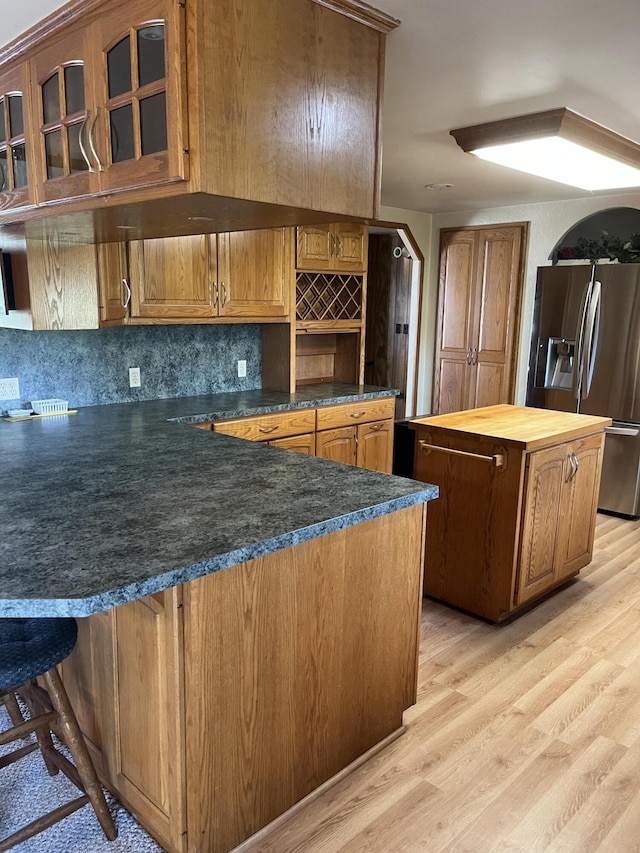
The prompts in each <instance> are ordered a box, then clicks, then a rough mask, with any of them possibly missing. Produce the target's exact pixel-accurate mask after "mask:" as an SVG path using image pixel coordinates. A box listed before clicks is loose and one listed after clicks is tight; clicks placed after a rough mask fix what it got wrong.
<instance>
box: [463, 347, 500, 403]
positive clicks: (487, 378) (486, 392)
mask: <svg viewBox="0 0 640 853" xmlns="http://www.w3.org/2000/svg"><path fill="white" fill-rule="evenodd" d="M479 357H480V356H478V358H479ZM504 374H505V366H504V364H491V363H488V364H483V363H481V362H480V361H478V364H476V365H475V366H472V367H471V369H470V375H471V380H470V381H471V388H470V389H469V400H470V407H471V408H479V407H480V406H496V405H498V404H499V403H502V402H504Z"/></svg>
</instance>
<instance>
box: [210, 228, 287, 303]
mask: <svg viewBox="0 0 640 853" xmlns="http://www.w3.org/2000/svg"><path fill="white" fill-rule="evenodd" d="M211 239H212V240H215V239H216V238H215V237H212V238H211ZM217 252H218V263H217V270H218V274H217V285H218V289H219V305H220V316H221V317H282V318H283V319H284V318H286V317H287V316H288V309H289V292H290V290H291V286H290V282H291V279H292V276H293V257H292V231H291V229H289V228H263V229H260V230H257V231H233V232H231V233H227V234H218V237H217Z"/></svg>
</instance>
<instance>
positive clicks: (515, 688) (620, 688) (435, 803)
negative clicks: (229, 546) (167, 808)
mask: <svg viewBox="0 0 640 853" xmlns="http://www.w3.org/2000/svg"><path fill="white" fill-rule="evenodd" d="M365 594H366V591H365ZM405 722H406V723H407V732H406V733H405V734H404V735H403V736H402V737H401V738H400V739H399V740H397V741H396V742H395V743H393V744H392V745H391V746H389V747H388V748H387V749H386V750H384V751H383V752H382V753H380V754H379V755H378V756H376V757H375V758H374V759H372V760H371V761H370V762H368V763H367V764H366V765H364V766H363V767H361V768H359V769H358V770H357V771H356V772H355V773H353V774H351V775H350V776H349V777H347V778H346V779H344V780H343V781H342V782H340V783H339V784H338V785H336V786H335V787H334V788H332V789H331V790H329V791H328V792H326V793H325V794H324V795H323V796H322V797H320V798H319V799H318V800H316V801H315V802H313V803H311V804H310V805H309V806H307V807H306V808H305V809H304V810H302V811H301V812H299V813H298V814H297V815H296V816H295V817H293V818H292V819H291V820H289V821H288V822H287V823H285V824H283V825H282V826H281V827H279V828H278V829H277V830H276V831H274V832H273V833H271V834H270V835H269V837H268V838H267V839H266V840H262V841H260V842H259V843H257V844H256V845H255V847H254V848H253V849H254V850H255V851H260V853H418V851H420V853H538V851H548V853H636V851H637V853H640V521H639V522H631V521H624V520H622V519H617V518H613V517H609V516H605V515H600V516H598V525H597V532H596V549H595V553H594V559H593V562H592V563H591V565H590V566H588V567H587V568H586V569H583V570H582V572H581V573H580V575H579V576H578V579H577V580H576V581H575V582H573V583H572V584H571V585H570V586H569V587H567V588H565V589H564V590H562V591H560V592H559V593H557V594H556V595H554V596H552V597H551V598H549V599H548V600H547V601H545V602H544V603H543V604H541V605H539V606H538V607H536V608H535V609H534V610H532V611H530V612H529V613H527V614H525V615H524V616H521V617H520V618H519V619H517V620H515V621H514V622H512V623H511V624H509V625H502V626H492V625H488V624H486V623H484V622H481V621H479V620H477V619H474V618H472V617H470V616H466V615H463V614H460V613H457V612H456V611H454V610H452V609H449V608H447V607H444V606H441V605H438V604H435V603H433V602H428V601H425V603H424V608H423V619H422V638H421V657H420V672H419V697H418V703H417V704H416V705H415V706H414V707H413V708H411V709H409V711H408V712H407V713H406V715H405Z"/></svg>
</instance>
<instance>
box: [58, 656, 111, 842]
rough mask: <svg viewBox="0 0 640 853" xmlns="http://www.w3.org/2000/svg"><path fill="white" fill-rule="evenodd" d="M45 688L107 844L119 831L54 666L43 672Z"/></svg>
mask: <svg viewBox="0 0 640 853" xmlns="http://www.w3.org/2000/svg"><path fill="white" fill-rule="evenodd" d="M43 678H44V681H45V684H46V686H47V692H48V693H49V696H50V698H51V703H52V705H53V707H54V708H55V710H56V711H57V712H58V714H59V715H60V720H61V726H62V731H63V734H64V738H65V741H66V744H67V746H68V747H69V751H70V752H71V755H72V756H73V760H74V763H75V765H76V768H77V770H78V775H79V776H80V779H81V781H82V784H83V785H84V789H85V791H86V793H87V796H88V797H89V799H90V801H91V805H92V806H93V809H94V811H95V813H96V817H97V818H98V820H99V822H100V826H101V827H102V829H103V831H104V834H105V835H106V836H107V838H108V839H109V841H113V840H114V839H115V838H116V837H117V835H118V832H117V830H116V827H115V824H114V822H113V818H112V817H111V814H110V812H109V809H108V808H107V803H106V801H105V799H104V794H103V793H102V787H101V786H100V782H98V777H97V776H96V771H95V768H94V766H93V762H92V761H91V756H90V755H89V751H88V749H87V745H86V744H85V742H84V738H83V737H82V733H81V732H80V728H79V727H78V722H77V720H76V715H75V714H74V713H73V708H72V707H71V703H70V702H69V697H68V696H67V691H66V690H65V689H64V685H63V684H62V680H61V679H60V676H59V675H58V670H57V669H56V668H55V667H54V668H53V669H50V670H49V672H46V673H45V674H44V676H43Z"/></svg>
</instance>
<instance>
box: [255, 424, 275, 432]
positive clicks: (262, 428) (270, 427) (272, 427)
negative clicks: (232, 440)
mask: <svg viewBox="0 0 640 853" xmlns="http://www.w3.org/2000/svg"><path fill="white" fill-rule="evenodd" d="M258 429H259V431H260V432H273V431H274V430H276V429H278V426H277V424H276V426H268V427H258Z"/></svg>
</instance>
